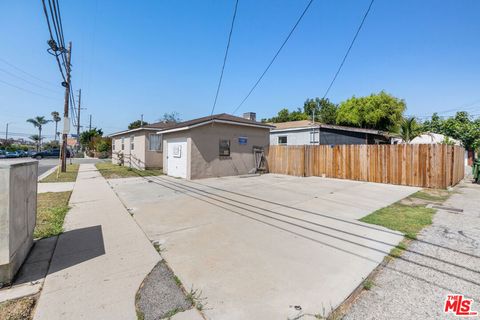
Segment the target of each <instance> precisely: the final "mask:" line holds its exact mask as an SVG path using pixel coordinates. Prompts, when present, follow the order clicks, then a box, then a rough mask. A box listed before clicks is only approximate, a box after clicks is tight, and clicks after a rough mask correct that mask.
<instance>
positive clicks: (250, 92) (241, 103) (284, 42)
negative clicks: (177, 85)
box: [232, 0, 313, 114]
mask: <svg viewBox="0 0 480 320" xmlns="http://www.w3.org/2000/svg"><path fill="white" fill-rule="evenodd" d="M312 3H313V0H310V1H309V2H308V4H307V6H306V7H305V9H304V10H303V12H302V14H301V15H300V17H299V18H298V19H297V22H295V24H294V25H293V28H292V29H291V30H290V32H289V33H288V35H287V37H286V38H285V40H284V41H283V43H282V45H281V46H280V48H278V50H277V52H276V53H275V55H274V56H273V58H272V60H271V61H270V63H269V64H268V65H267V67H266V68H265V70H264V71H263V72H262V74H261V75H260V77H259V78H258V80H257V81H256V82H255V84H254V85H253V87H252V88H251V89H250V91H249V92H248V94H247V95H246V96H245V98H243V100H242V102H240V104H239V105H238V106H237V107H236V108H235V109H234V110H233V112H232V114H235V112H237V110H238V109H239V108H240V107H241V106H242V105H243V104H244V103H245V101H247V99H248V98H249V97H250V95H251V94H252V92H253V90H255V88H256V87H257V86H258V84H259V83H260V81H262V79H263V77H264V76H265V74H266V73H267V71H268V70H269V69H270V67H271V66H272V64H273V63H274V62H275V60H276V59H277V56H278V55H279V54H280V51H282V49H283V47H284V46H285V44H286V43H287V42H288V40H289V39H290V37H291V36H292V34H293V32H294V31H295V29H296V28H297V26H298V24H299V23H300V21H301V20H302V19H303V17H304V16H305V14H306V13H307V11H308V9H309V8H310V6H311V5H312Z"/></svg>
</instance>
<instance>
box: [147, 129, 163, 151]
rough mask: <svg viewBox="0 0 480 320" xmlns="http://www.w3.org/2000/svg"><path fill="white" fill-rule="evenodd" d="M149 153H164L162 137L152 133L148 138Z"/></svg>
mask: <svg viewBox="0 0 480 320" xmlns="http://www.w3.org/2000/svg"><path fill="white" fill-rule="evenodd" d="M148 151H162V135H161V134H155V133H151V134H150V135H149V136H148Z"/></svg>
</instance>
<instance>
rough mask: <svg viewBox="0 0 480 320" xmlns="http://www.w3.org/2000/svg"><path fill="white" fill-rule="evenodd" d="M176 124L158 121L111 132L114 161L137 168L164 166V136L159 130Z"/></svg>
mask: <svg viewBox="0 0 480 320" xmlns="http://www.w3.org/2000/svg"><path fill="white" fill-rule="evenodd" d="M174 125H175V124H174V123H168V122H157V123H152V124H148V125H144V126H143V127H140V128H135V129H130V130H125V131H120V132H116V133H113V134H110V135H109V137H111V138H112V163H114V164H121V165H125V166H130V167H132V168H137V169H158V168H162V167H163V153H162V152H163V149H162V136H161V135H159V134H157V132H158V131H159V130H162V129H167V128H170V127H172V126H174Z"/></svg>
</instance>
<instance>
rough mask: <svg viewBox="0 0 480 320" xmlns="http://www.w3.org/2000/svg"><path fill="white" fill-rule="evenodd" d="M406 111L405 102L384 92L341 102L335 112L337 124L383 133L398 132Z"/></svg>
mask: <svg viewBox="0 0 480 320" xmlns="http://www.w3.org/2000/svg"><path fill="white" fill-rule="evenodd" d="M405 109H406V105H405V101H404V100H402V99H399V98H396V97H394V96H392V95H390V94H388V93H386V92H385V91H381V92H380V93H378V94H371V95H369V96H367V97H358V98H357V97H355V96H353V97H352V98H350V99H348V100H346V101H344V102H342V103H341V104H340V106H339V107H338V111H337V119H336V122H337V124H340V125H348V126H354V127H361V128H370V129H377V130H383V131H398V128H399V126H400V124H401V122H402V119H403V112H404V111H405Z"/></svg>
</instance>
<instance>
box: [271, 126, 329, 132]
mask: <svg viewBox="0 0 480 320" xmlns="http://www.w3.org/2000/svg"><path fill="white" fill-rule="evenodd" d="M318 128H320V126H310V127H302V128H288V129H272V130H270V132H272V133H277V132H284V131H301V130H311V129H318Z"/></svg>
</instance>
